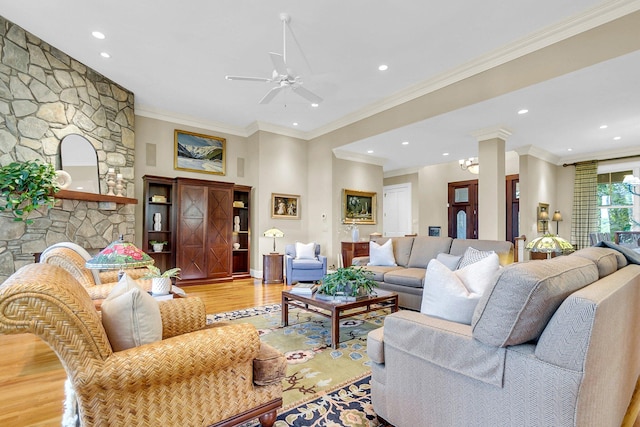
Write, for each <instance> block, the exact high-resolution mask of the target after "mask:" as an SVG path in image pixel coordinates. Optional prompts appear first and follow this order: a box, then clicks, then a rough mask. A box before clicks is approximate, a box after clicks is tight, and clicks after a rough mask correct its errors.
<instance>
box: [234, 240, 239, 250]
mask: <svg viewBox="0 0 640 427" xmlns="http://www.w3.org/2000/svg"><path fill="white" fill-rule="evenodd" d="M233 249H236V250H238V249H240V243H238V242H236V243H234V244H233Z"/></svg>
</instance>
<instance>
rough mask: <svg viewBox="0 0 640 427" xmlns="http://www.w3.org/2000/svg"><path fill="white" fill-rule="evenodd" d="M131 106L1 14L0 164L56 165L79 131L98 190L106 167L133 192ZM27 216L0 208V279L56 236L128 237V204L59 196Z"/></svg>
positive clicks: (90, 245) (94, 244)
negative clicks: (107, 205)
mask: <svg viewBox="0 0 640 427" xmlns="http://www.w3.org/2000/svg"><path fill="white" fill-rule="evenodd" d="M133 105H134V99H133V93H132V92H130V91H128V90H126V89H124V88H122V87H120V86H118V85H117V84H115V83H114V82H112V81H110V80H108V79H107V78H105V77H104V76H102V75H100V74H98V73H96V72H95V71H93V70H92V69H90V68H88V67H86V66H85V65H83V64H81V63H80V62H78V61H76V60H74V59H73V58H71V57H69V56H68V55H66V54H64V53H63V52H61V51H59V50H57V49H56V48H54V47H53V46H50V45H48V44H47V43H45V42H43V41H42V40H40V39H39V38H37V37H35V36H34V35H32V34H30V33H28V32H26V31H25V30H24V29H22V28H21V27H19V26H18V25H15V24H13V23H11V22H9V21H7V20H6V19H4V18H2V17H0V165H6V164H8V163H11V162H12V161H25V160H31V159H42V160H44V161H46V162H49V163H52V164H54V165H55V166H56V169H59V168H60V141H61V140H62V138H64V137H65V136H66V135H69V134H79V135H82V136H84V137H85V138H87V139H88V140H89V141H91V143H92V144H93V146H94V147H95V149H96V152H97V155H98V165H99V174H100V177H101V178H102V182H101V188H102V189H103V191H102V192H103V193H105V192H106V191H105V190H104V189H106V188H107V187H106V183H105V182H104V176H105V173H106V172H107V169H108V168H110V167H112V168H115V169H116V170H117V172H119V173H122V174H123V177H124V179H125V180H126V182H127V196H128V197H134V194H133V193H134V183H133V179H134V169H133V162H134V107H133ZM30 218H32V219H34V222H33V224H30V225H25V224H24V223H23V222H15V221H13V215H12V214H11V213H6V212H3V213H0V282H2V281H4V280H5V279H6V278H7V277H8V276H9V275H10V274H11V273H13V272H14V271H15V270H17V269H18V268H19V267H21V266H22V265H24V264H28V263H32V262H33V261H34V254H36V253H39V252H42V251H43V250H44V249H45V248H46V247H47V246H49V245H51V244H54V243H57V242H60V241H73V242H76V243H78V244H80V245H81V246H83V247H85V248H87V249H89V250H90V251H91V250H92V249H93V250H95V249H101V248H104V247H105V246H106V245H107V244H109V243H110V242H112V241H113V240H115V239H116V238H117V237H118V235H120V234H123V235H125V239H126V240H128V241H133V240H134V229H135V217H134V206H133V205H124V204H117V208H116V210H101V209H100V206H99V204H98V203H96V202H84V201H76V200H62V201H60V202H58V205H57V206H56V207H55V208H53V209H48V210H46V209H43V210H39V211H38V212H37V213H35V214H32V216H31V217H30Z"/></svg>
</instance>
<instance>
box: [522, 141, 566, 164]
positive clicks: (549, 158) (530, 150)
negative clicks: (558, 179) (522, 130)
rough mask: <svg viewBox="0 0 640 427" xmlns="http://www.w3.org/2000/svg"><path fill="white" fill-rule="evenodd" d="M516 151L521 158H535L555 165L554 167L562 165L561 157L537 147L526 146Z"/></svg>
mask: <svg viewBox="0 0 640 427" xmlns="http://www.w3.org/2000/svg"><path fill="white" fill-rule="evenodd" d="M514 151H515V152H516V153H518V155H519V156H533V157H536V158H538V159H540V160H544V161H545V162H549V163H553V164H554V165H558V164H562V162H561V159H560V157H558V156H556V155H555V154H552V153H550V152H548V151H547V150H544V149H542V148H540V147H536V146H535V145H525V146H523V147H518V148H516V149H515V150H514Z"/></svg>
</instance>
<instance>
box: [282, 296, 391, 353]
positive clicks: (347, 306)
mask: <svg viewBox="0 0 640 427" xmlns="http://www.w3.org/2000/svg"><path fill="white" fill-rule="evenodd" d="M375 292H376V295H371V296H368V297H359V298H358V299H357V300H356V301H347V302H343V301H335V300H323V299H318V298H316V294H313V295H299V294H292V293H291V292H289V291H282V325H283V326H288V325H289V307H290V306H291V307H297V308H300V309H302V310H305V311H309V312H312V313H316V314H319V315H320V316H324V317H327V318H330V319H331V347H332V348H338V341H339V339H340V320H342V319H346V318H348V317H353V316H357V315H358V314H364V313H370V312H372V311H376V310H381V309H383V308H391V312H396V311H398V294H397V293H395V292H389V291H383V290H380V289H377V290H376V291H375ZM347 311H348V313H346V312H347Z"/></svg>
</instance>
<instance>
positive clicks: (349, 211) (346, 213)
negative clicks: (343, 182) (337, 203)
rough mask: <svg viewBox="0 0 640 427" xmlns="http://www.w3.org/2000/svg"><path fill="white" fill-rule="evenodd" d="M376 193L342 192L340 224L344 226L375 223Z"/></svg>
mask: <svg viewBox="0 0 640 427" xmlns="http://www.w3.org/2000/svg"><path fill="white" fill-rule="evenodd" d="M376 203H377V200H376V193H371V192H368V191H357V190H348V189H346V188H345V189H343V190H342V222H343V223H345V224H375V223H376V207H377V204H376Z"/></svg>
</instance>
